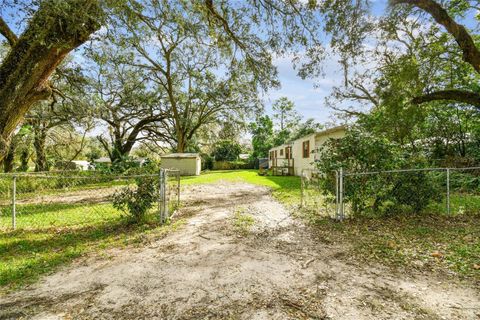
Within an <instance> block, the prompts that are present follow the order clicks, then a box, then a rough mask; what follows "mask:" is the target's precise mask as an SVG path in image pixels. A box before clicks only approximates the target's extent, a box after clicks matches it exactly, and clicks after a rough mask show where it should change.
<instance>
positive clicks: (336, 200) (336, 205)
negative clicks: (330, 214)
mask: <svg viewBox="0 0 480 320" xmlns="http://www.w3.org/2000/svg"><path fill="white" fill-rule="evenodd" d="M338 216H339V212H338V170H335V217H337V218H338Z"/></svg>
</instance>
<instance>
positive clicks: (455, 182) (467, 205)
mask: <svg viewBox="0 0 480 320" xmlns="http://www.w3.org/2000/svg"><path fill="white" fill-rule="evenodd" d="M326 176H329V177H332V180H334V181H333V183H332V184H334V186H333V187H330V188H329V189H328V190H327V189H326V188H325V185H323V186H321V183H320V179H318V178H316V177H323V179H324V182H325V177H326ZM412 181H416V184H415V183H413V182H412ZM353 188H357V189H356V190H355V191H356V192H352V191H353ZM392 188H397V189H402V192H403V194H402V195H401V196H402V197H403V200H404V202H406V203H409V202H412V203H415V202H416V203H420V204H421V207H422V208H423V209H422V210H429V211H432V212H437V213H444V214H449V215H450V214H459V213H465V212H473V211H480V167H465V168H438V167H435V168H412V169H398V170H384V171H365V172H346V171H344V170H343V169H342V168H340V169H339V170H338V171H335V172H329V173H322V172H319V171H316V170H304V171H303V172H302V200H301V202H302V206H303V207H304V208H307V209H309V210H315V211H317V212H318V213H319V214H322V215H327V216H331V217H334V218H336V219H339V220H342V219H345V218H346V217H348V216H351V215H353V214H354V213H355V212H356V211H358V210H360V209H359V208H355V207H354V204H357V203H356V202H355V199H354V198H352V197H354V196H355V195H358V193H362V192H363V193H364V194H366V195H367V196H366V197H365V198H368V197H370V200H371V201H366V202H365V203H363V206H364V207H363V208H361V210H364V211H371V212H373V213H374V211H375V210H379V209H378V208H376V206H375V198H376V199H382V197H383V196H384V195H385V194H388V192H391V191H392ZM359 190H360V191H359ZM394 191H395V190H394ZM427 193H428V194H429V195H430V196H429V197H425V199H426V200H425V201H424V202H423V203H422V202H421V201H423V200H422V196H423V195H425V194H427Z"/></svg>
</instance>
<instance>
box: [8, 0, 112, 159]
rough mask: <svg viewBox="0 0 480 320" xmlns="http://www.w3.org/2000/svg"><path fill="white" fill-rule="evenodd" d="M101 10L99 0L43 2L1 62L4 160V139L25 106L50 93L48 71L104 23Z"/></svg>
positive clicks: (23, 114)
mask: <svg viewBox="0 0 480 320" xmlns="http://www.w3.org/2000/svg"><path fill="white" fill-rule="evenodd" d="M101 13H102V11H101V7H100V1H98V0H68V1H67V0H66V1H64V2H60V1H55V0H45V1H42V2H41V5H40V7H39V9H38V11H37V12H36V13H35V14H34V15H33V17H32V18H31V20H30V21H29V24H28V26H27V28H26V30H25V31H24V33H23V34H22V35H21V36H20V37H19V38H18V40H17V41H16V44H15V45H14V46H13V47H12V49H11V50H10V51H9V53H8V54H7V56H6V57H5V58H4V59H3V61H2V63H1V65H0V137H1V138H0V160H1V159H2V158H3V156H4V155H5V152H6V149H5V148H4V145H5V143H8V141H9V139H10V136H11V134H12V132H14V130H15V128H16V127H17V125H18V124H19V123H20V122H21V121H22V120H23V117H24V116H25V114H26V113H27V111H28V110H29V109H30V108H31V106H32V105H33V104H34V103H35V102H37V101H39V100H42V99H46V98H48V97H49V96H50V94H51V92H52V89H51V87H50V84H49V81H48V79H49V77H50V75H51V74H52V73H53V72H54V71H55V69H56V68H57V66H58V65H59V64H60V63H61V62H62V61H63V59H64V58H65V56H66V55H67V54H68V53H69V52H70V51H71V50H73V49H75V48H76V47H78V46H79V45H81V44H82V43H83V42H85V41H86V40H87V39H88V37H89V36H90V34H91V33H93V32H94V31H96V30H97V29H98V28H99V27H100V24H99V23H100V21H99V17H100V16H101ZM66 26H68V28H67V27H66Z"/></svg>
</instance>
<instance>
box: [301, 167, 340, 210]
mask: <svg viewBox="0 0 480 320" xmlns="http://www.w3.org/2000/svg"><path fill="white" fill-rule="evenodd" d="M325 178H326V176H325V174H324V173H322V172H320V171H318V170H313V169H303V170H302V173H301V207H302V208H303V209H304V210H307V211H309V212H311V213H314V214H317V215H319V216H322V217H331V218H334V217H335V215H336V212H337V207H338V202H337V199H336V195H335V193H331V192H329V191H328V190H327V189H326V188H325V187H324V180H325Z"/></svg>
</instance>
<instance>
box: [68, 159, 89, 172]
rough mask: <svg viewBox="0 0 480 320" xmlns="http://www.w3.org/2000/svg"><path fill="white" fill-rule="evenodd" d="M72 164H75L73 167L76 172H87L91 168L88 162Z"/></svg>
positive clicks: (76, 161)
mask: <svg viewBox="0 0 480 320" xmlns="http://www.w3.org/2000/svg"><path fill="white" fill-rule="evenodd" d="M72 163H74V164H75V167H76V168H77V169H78V170H81V171H87V170H89V169H90V168H91V164H90V162H89V161H85V160H73V161H72Z"/></svg>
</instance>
